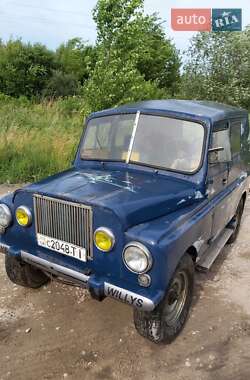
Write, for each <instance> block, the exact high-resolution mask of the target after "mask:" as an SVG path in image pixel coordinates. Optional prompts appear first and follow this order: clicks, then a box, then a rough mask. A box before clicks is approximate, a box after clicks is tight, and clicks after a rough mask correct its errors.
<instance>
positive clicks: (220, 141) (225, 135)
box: [212, 128, 231, 162]
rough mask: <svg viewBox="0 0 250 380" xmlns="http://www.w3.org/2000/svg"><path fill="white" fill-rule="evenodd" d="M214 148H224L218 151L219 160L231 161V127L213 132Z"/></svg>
mask: <svg viewBox="0 0 250 380" xmlns="http://www.w3.org/2000/svg"><path fill="white" fill-rule="evenodd" d="M212 148H223V150H222V151H220V152H218V162H229V161H231V147H230V136H229V129H228V128H227V129H223V130H222V131H218V132H213V142H212Z"/></svg>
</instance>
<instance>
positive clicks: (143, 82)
mask: <svg viewBox="0 0 250 380" xmlns="http://www.w3.org/2000/svg"><path fill="white" fill-rule="evenodd" d="M143 5H144V1H143V0H99V1H98V2H97V5H96V8H95V9H94V11H93V18H94V21H95V22H96V25H97V47H98V50H97V53H98V55H97V57H98V59H97V63H96V66H95V68H94V70H93V72H92V75H91V77H90V80H89V82H88V83H87V85H86V86H85V94H86V96H87V100H88V101H89V106H90V108H91V109H93V110H95V109H99V108H103V107H110V106H114V105H118V104H120V103H124V102H125V101H127V100H129V101H132V100H136V99H142V98H144V99H147V98H156V97H166V96H167V94H170V93H173V92H174V86H175V85H176V81H177V80H178V76H179V65H180V62H179V59H178V54H177V52H176V50H175V48H174V47H173V45H172V44H171V42H170V41H169V40H168V39H167V38H166V37H165V35H164V32H163V29H162V26H161V25H160V23H159V19H158V18H157V17H156V15H152V16H145V15H144V12H143V11H144V8H143ZM161 89H162V90H161Z"/></svg>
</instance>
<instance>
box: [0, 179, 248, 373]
mask: <svg viewBox="0 0 250 380" xmlns="http://www.w3.org/2000/svg"><path fill="white" fill-rule="evenodd" d="M10 190H12V187H3V186H2V187H1V186H0V193H2V194H3V193H5V192H7V191H10ZM249 226H250V199H248V202H247V207H246V210H245V213H244V219H243V225H242V227H241V231H240V235H239V238H238V240H237V242H236V244H234V245H232V246H230V247H226V248H225V249H224V251H223V253H222V254H221V256H220V257H219V259H218V260H217V262H216V263H215V265H214V266H213V268H212V270H211V271H210V272H209V273H208V274H199V273H197V276H196V277H197V280H196V292H195V293H196V294H195V299H194V303H193V308H192V312H191V316H190V318H189V321H188V323H187V325H186V327H185V329H184V331H183V333H182V335H181V336H180V337H179V338H178V339H177V340H176V341H175V342H174V343H173V344H172V345H170V346H156V345H154V344H151V343H150V342H147V341H146V340H144V339H143V338H141V337H140V336H138V335H137V334H136V332H135V330H134V327H133V323H132V310H131V309H130V308H129V307H128V306H126V305H123V304H120V303H118V302H116V301H113V300H110V299H106V300H105V301H104V302H102V303H98V302H96V301H94V300H92V299H90V297H89V295H88V293H87V292H86V291H85V290H79V289H77V288H71V287H67V286H65V285H60V284H57V283H54V282H53V283H51V284H49V285H48V286H45V287H43V288H41V289H39V290H36V291H32V290H29V289H23V288H20V287H17V286H15V285H13V284H12V283H10V282H9V280H8V279H7V277H6V274H5V270H4V257H3V256H1V255H0V353H1V355H0V369H1V372H0V380H5V379H11V380H33V379H36V380H40V379H70V380H71V379H72V380H73V379H74V380H77V379H84V380H85V379H86V380H88V379H90V380H91V379H96V380H97V379H138V380H141V379H144V380H149V379H150V380H151V379H162V380H163V379H164V380H165V379H167V380H184V379H185V380H189V379H190V380H191V379H192V380H214V379H216V380H249V379H250V230H249V228H250V227H249Z"/></svg>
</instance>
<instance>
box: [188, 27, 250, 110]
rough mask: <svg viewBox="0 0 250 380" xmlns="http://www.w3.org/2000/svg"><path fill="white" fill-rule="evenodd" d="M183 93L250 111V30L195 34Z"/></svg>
mask: <svg viewBox="0 0 250 380" xmlns="http://www.w3.org/2000/svg"><path fill="white" fill-rule="evenodd" d="M182 91H183V94H184V96H185V97H195V98H200V99H211V100H217V101H221V102H225V103H229V104H236V105H241V106H243V107H246V108H250V29H249V28H247V29H246V30H245V31H244V32H241V33H236V32H231V33H230V32H220V33H219V32H216V33H199V34H197V35H196V36H195V37H194V38H193V39H192V40H191V45H190V48H189V50H188V61H187V64H186V66H185V68H184V76H183V85H182Z"/></svg>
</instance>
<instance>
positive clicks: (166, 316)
mask: <svg viewBox="0 0 250 380" xmlns="http://www.w3.org/2000/svg"><path fill="white" fill-rule="evenodd" d="M193 288H194V263H193V260H192V258H191V256H190V255H189V254H187V253H186V254H185V255H184V256H183V258H182V259H181V261H180V263H179V265H178V267H177V269H176V271H175V274H174V276H173V278H172V281H171V284H170V286H169V289H168V291H167V293H166V295H165V297H164V299H163V300H162V302H161V303H160V304H159V305H158V306H157V307H156V308H155V309H154V310H153V311H151V312H146V311H139V310H137V309H134V323H135V328H136V330H137V331H138V333H139V334H140V335H142V336H143V337H145V338H147V339H149V340H151V341H152V342H154V343H171V342H172V341H173V340H174V339H175V338H176V337H177V336H178V335H179V334H180V332H181V330H182V329H183V327H184V325H185V322H186V320H187V317H188V313H189V309H190V306H191V302H192V296H193Z"/></svg>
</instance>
